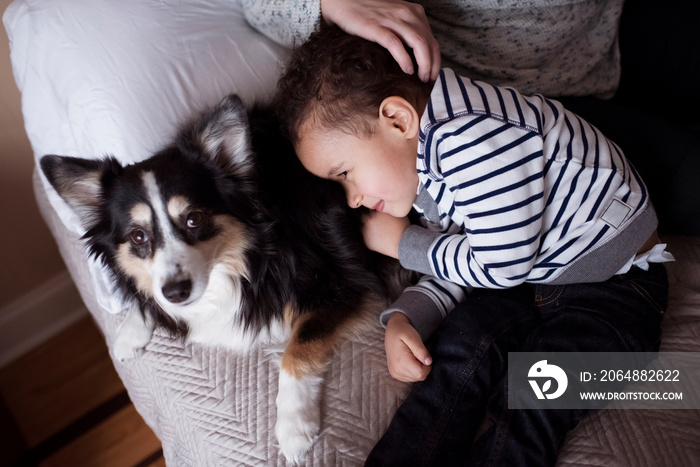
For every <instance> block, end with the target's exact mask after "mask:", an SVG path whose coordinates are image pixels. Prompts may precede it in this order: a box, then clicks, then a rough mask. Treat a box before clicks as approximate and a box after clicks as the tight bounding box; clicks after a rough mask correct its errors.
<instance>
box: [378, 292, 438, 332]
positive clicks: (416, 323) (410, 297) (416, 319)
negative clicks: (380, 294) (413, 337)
mask: <svg viewBox="0 0 700 467" xmlns="http://www.w3.org/2000/svg"><path fill="white" fill-rule="evenodd" d="M441 310H442V308H441V307H440V306H439V305H438V304H437V303H435V301H434V300H433V299H431V298H430V297H429V296H428V295H426V294H425V293H423V292H420V291H419V290H411V289H407V290H406V291H405V292H404V293H403V294H401V296H400V297H399V298H398V299H397V300H396V301H395V302H394V303H393V304H392V305H391V306H390V307H389V308H387V309H386V310H385V311H384V312H382V314H381V315H379V322H380V323H381V325H382V326H384V327H386V323H387V322H388V321H389V317H390V316H391V314H392V313H394V312H399V313H403V314H404V315H406V317H407V318H408V319H409V321H411V325H413V327H414V328H415V329H416V331H418V334H420V337H421V339H423V340H424V341H425V340H426V339H427V338H428V337H430V335H431V334H432V333H433V331H435V329H436V328H437V327H438V325H439V324H440V322H441V321H442V320H443V318H444V317H445V316H444V313H443V312H442V311H441Z"/></svg>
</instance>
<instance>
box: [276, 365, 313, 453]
mask: <svg viewBox="0 0 700 467" xmlns="http://www.w3.org/2000/svg"><path fill="white" fill-rule="evenodd" d="M320 385H321V379H320V378H315V377H311V378H303V379H301V380H298V379H296V378H294V377H292V376H290V375H288V374H287V373H286V372H285V371H284V370H283V371H281V372H280V380H279V392H278V393H277V422H276V423H275V435H276V436H277V442H278V443H279V446H280V451H281V452H282V454H283V455H284V457H285V458H286V459H287V461H289V462H293V463H297V462H299V461H300V460H301V459H302V458H303V457H304V454H306V452H307V451H308V450H309V449H310V448H311V445H312V444H313V443H314V441H316V438H317V437H318V434H319V432H320V429H321V408H320V406H319V403H320V400H319V389H320Z"/></svg>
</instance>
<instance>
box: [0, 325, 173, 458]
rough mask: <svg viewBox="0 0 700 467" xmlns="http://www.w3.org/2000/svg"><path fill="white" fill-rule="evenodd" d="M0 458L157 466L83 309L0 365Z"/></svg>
mask: <svg viewBox="0 0 700 467" xmlns="http://www.w3.org/2000/svg"><path fill="white" fill-rule="evenodd" d="M0 434H1V435H0V466H42V467H63V466H66V467H68V466H70V467H78V466H79V467H91V466H95V467H97V466H99V467H155V466H164V465H165V461H164V460H163V455H162V450H161V445H160V442H159V441H158V438H156V436H155V435H154V434H153V432H152V431H151V429H150V428H149V427H148V426H147V425H146V424H145V423H144V422H143V420H142V419H141V417H140V416H139V414H138V413H137V412H136V410H135V409H134V407H133V405H132V404H131V401H130V400H129V397H128V395H127V393H126V390H125V389H124V386H123V385H122V383H121V381H120V380H119V377H118V376H117V373H116V371H115V370H114V366H113V365H112V361H111V360H110V358H109V355H108V354H107V347H106V345H105V343H104V340H103V338H102V335H101V334H100V332H99V331H98V329H97V327H96V326H95V324H94V323H93V322H92V320H91V318H89V317H87V318H84V319H82V320H81V321H79V322H77V323H76V324H75V325H73V326H71V327H70V328H69V329H67V330H66V331H64V332H63V333H62V334H60V335H58V336H57V337H55V338H53V339H51V340H50V341H48V342H46V343H44V344H42V345H41V346H39V347H37V348H35V349H33V350H32V351H30V352H29V353H27V354H26V355H24V356H23V357H21V358H19V359H18V360H16V361H14V362H13V363H10V364H9V365H7V366H5V367H4V368H2V369H0Z"/></svg>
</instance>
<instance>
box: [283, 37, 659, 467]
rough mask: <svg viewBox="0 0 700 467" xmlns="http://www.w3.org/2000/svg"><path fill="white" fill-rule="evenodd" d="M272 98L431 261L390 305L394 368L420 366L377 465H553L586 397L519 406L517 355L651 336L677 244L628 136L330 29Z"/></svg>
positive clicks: (323, 163)
mask: <svg viewBox="0 0 700 467" xmlns="http://www.w3.org/2000/svg"><path fill="white" fill-rule="evenodd" d="M279 109H280V113H281V116H282V119H283V121H284V122H286V127H287V130H288V133H289V137H290V139H291V140H292V142H293V144H294V146H295V148H296V150H297V153H298V155H299V158H300V160H301V162H302V163H303V164H304V166H305V167H306V168H307V169H308V170H309V171H310V172H312V173H314V174H315V175H317V176H320V177H323V178H327V179H331V180H337V181H338V182H340V183H342V184H343V186H344V188H345V190H346V193H347V196H348V203H349V204H350V206H352V207H359V206H365V207H367V208H370V209H372V210H374V211H376V212H375V213H374V214H372V215H371V216H369V217H368V218H367V219H366V222H365V226H364V231H363V235H364V238H365V242H366V244H367V246H368V247H369V248H371V249H373V250H375V251H379V252H381V253H384V254H387V255H390V256H393V257H396V258H399V260H400V261H401V263H402V264H403V265H404V266H405V267H407V268H409V269H413V270H416V271H418V272H422V273H424V274H426V275H428V278H427V279H424V280H423V281H422V282H421V283H419V284H418V286H417V287H414V288H411V289H410V290H408V291H407V292H406V293H405V294H404V295H403V296H402V297H401V298H400V299H399V301H398V302H397V303H395V304H394V306H392V307H391V308H390V309H389V310H387V311H386V312H384V313H383V314H382V322H383V323H384V324H386V337H385V345H386V350H387V363H388V366H389V369H390V372H391V374H392V375H393V376H394V377H397V378H398V379H402V380H404V381H420V380H423V379H425V381H424V382H423V383H419V384H416V385H414V387H413V389H412V392H411V394H410V395H409V397H408V398H407V399H406V401H405V402H404V404H403V405H402V406H401V408H400V409H399V411H398V412H397V414H396V416H395V417H394V420H393V421H392V424H391V426H390V427H389V429H388V431H387V433H386V434H385V435H384V437H383V438H382V440H380V442H379V444H378V445H377V446H376V447H375V449H374V450H373V452H372V453H371V454H370V457H369V459H368V461H367V463H368V465H464V464H465V463H468V464H483V463H490V464H497V465H553V464H554V463H555V462H556V458H557V453H558V450H559V448H560V446H561V443H562V442H563V440H564V437H565V435H566V432H567V431H568V430H570V429H571V428H573V427H574V426H576V424H577V423H578V421H579V420H580V419H581V417H582V416H583V415H584V414H585V411H583V410H514V411H509V410H508V408H507V388H508V386H507V378H506V377H505V374H506V364H505V361H506V358H507V352H508V351H530V352H535V351H569V352H571V351H653V350H656V349H658V342H659V336H660V327H659V325H660V319H661V316H662V314H663V311H664V307H665V302H666V295H667V282H666V275H665V269H664V267H663V265H660V264H657V263H660V262H664V261H668V260H671V259H672V257H670V255H669V254H668V253H666V252H664V247H665V245H659V244H658V236H657V235H656V224H657V222H656V215H655V212H654V209H653V207H652V205H651V202H650V200H649V197H648V194H647V191H646V188H645V186H644V183H643V182H642V180H641V179H640V178H639V176H638V175H637V173H636V171H635V170H634V168H632V167H631V165H630V164H629V163H628V162H627V160H626V159H625V158H624V156H623V154H622V152H621V151H620V149H619V148H618V147H617V146H616V145H614V144H613V143H611V142H610V141H608V140H607V139H606V138H605V137H604V136H603V135H602V134H601V133H600V132H599V131H598V130H597V129H595V128H594V127H593V126H591V125H589V124H588V123H587V122H585V121H583V120H581V119H580V118H578V117H577V116H576V115H574V114H572V113H570V112H568V111H566V110H565V109H564V108H563V107H562V106H561V104H559V103H558V102H555V101H551V100H548V99H545V98H544V97H542V96H532V97H524V96H522V95H520V94H519V93H518V92H517V91H515V90H513V89H509V88H498V87H494V86H491V85H488V84H486V83H482V82H475V81H472V80H470V79H468V78H464V77H459V76H457V75H455V74H454V72H452V71H451V70H448V69H444V70H442V71H441V72H440V76H439V78H438V79H437V81H436V82H435V83H434V84H432V83H431V84H430V85H426V84H424V83H422V82H421V81H420V80H419V79H417V78H416V77H414V76H409V75H405V74H404V73H403V72H402V71H401V69H400V68H399V67H398V65H397V64H396V63H395V62H394V61H393V59H392V58H391V56H390V55H389V53H388V52H386V51H385V50H384V49H382V48H381V47H380V46H377V45H376V44H373V43H370V42H367V41H364V40H362V39H359V38H356V37H353V36H348V35H346V34H344V33H342V32H340V31H339V30H337V29H333V28H322V30H321V31H320V32H318V33H316V34H314V35H313V36H312V37H311V38H310V39H309V41H308V42H307V43H305V44H304V45H302V46H301V47H300V48H299V49H297V50H296V51H295V53H294V56H293V57H292V60H291V62H290V64H289V67H288V69H287V71H286V73H285V76H284V77H283V78H282V79H281V80H280V90H279ZM412 211H415V212H417V213H418V214H419V216H420V224H421V225H409V221H408V220H407V216H408V214H409V213H410V212H412ZM650 263H651V264H650ZM460 287H466V288H472V287H473V288H474V290H473V292H472V293H471V294H470V295H469V297H468V298H466V299H465V296H464V289H462V288H460ZM451 308H454V309H453V310H452V311H451V312H450V313H449V314H448V315H447V316H446V317H445V315H446V313H447V312H448V311H450V309H451ZM443 318H444V319H443ZM441 321H442V322H441ZM438 325H439V327H438ZM435 328H437V330H436V331H435V332H434V333H433V330H435ZM431 333H432V334H433V335H432V337H431V345H432V348H431V354H432V356H431V355H430V354H429V353H428V351H427V348H426V347H425V346H424V345H423V342H422V340H423V339H426V338H427V337H428V336H429V335H430V334H431ZM484 415H487V416H488V417H487V420H489V421H490V422H491V425H490V427H488V428H487V429H486V430H485V431H484V432H483V434H481V435H480V436H479V437H478V439H476V438H477V430H478V429H479V427H480V425H481V422H482V420H483V418H484ZM475 439H476V441H475Z"/></svg>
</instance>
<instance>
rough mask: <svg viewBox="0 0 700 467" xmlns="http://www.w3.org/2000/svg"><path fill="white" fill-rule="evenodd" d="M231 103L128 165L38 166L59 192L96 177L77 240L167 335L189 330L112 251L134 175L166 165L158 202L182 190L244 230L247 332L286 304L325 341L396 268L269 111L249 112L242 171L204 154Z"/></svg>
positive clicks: (212, 231)
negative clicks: (368, 241) (369, 242)
mask: <svg viewBox="0 0 700 467" xmlns="http://www.w3.org/2000/svg"><path fill="white" fill-rule="evenodd" d="M231 106H233V107H241V103H240V101H238V98H237V97H235V96H231V97H229V98H228V99H226V100H224V101H223V102H222V103H221V104H219V106H217V107H216V108H215V109H214V110H213V111H211V112H209V113H207V114H205V115H204V116H203V117H201V118H198V119H196V120H194V121H193V122H191V123H190V124H188V125H187V126H185V127H184V128H183V129H182V131H181V132H180V133H179V135H178V137H177V138H176V139H175V141H174V142H173V143H172V144H171V145H169V146H168V147H166V148H165V149H163V150H161V151H160V152H158V153H157V154H155V155H154V156H152V157H151V158H149V159H147V160H145V161H143V162H140V163H138V164H135V165H132V166H126V167H124V166H122V165H121V164H120V163H119V162H118V161H116V160H115V159H114V158H107V159H104V160H99V161H98V160H85V159H78V158H67V157H58V156H45V157H44V158H42V160H41V167H42V169H43V171H44V173H45V174H46V176H47V177H48V179H49V181H50V182H51V184H52V185H53V186H54V187H56V188H57V190H58V191H59V193H61V192H62V189H63V188H62V187H64V188H65V187H66V185H68V184H70V183H71V181H70V180H72V179H74V178H76V177H79V176H80V174H81V173H82V172H97V173H99V174H100V180H99V182H100V185H101V187H102V191H101V193H99V206H97V208H96V209H90V213H89V215H88V218H89V222H87V223H86V226H87V227H88V229H87V232H86V233H85V235H84V239H85V241H86V242H87V244H88V246H89V251H90V253H91V254H92V255H94V256H96V257H98V258H99V259H101V260H102V261H103V262H104V264H105V265H106V266H107V267H108V268H109V269H110V270H111V271H113V272H114V273H115V278H116V281H117V284H118V288H119V289H120V290H121V291H123V293H124V294H125V296H126V297H134V298H135V299H136V300H138V302H139V307H140V309H141V310H142V312H144V313H149V314H151V315H152V316H153V318H155V320H156V323H158V324H160V325H161V326H164V327H165V328H166V329H168V330H169V331H170V332H171V333H173V334H175V335H186V333H187V323H184V322H182V321H177V320H174V319H172V317H170V316H169V315H168V314H167V313H165V312H164V311H163V310H162V309H161V307H160V306H159V305H158V304H157V303H156V301H155V300H154V299H153V297H152V296H150V295H147V294H144V293H143V291H141V290H139V288H138V287H137V286H136V283H135V281H134V278H132V277H130V276H129V275H127V274H124V273H123V271H122V269H121V268H120V266H119V264H118V262H117V260H116V249H117V246H118V245H120V244H123V243H124V242H127V241H128V238H129V235H130V232H129V231H128V230H126V229H125V225H124V224H123V223H120V222H116V219H117V218H118V217H119V216H120V215H122V210H123V209H124V208H126V207H128V206H130V205H131V204H133V203H134V202H135V201H137V200H143V199H144V197H143V195H142V192H141V190H142V189H141V180H140V177H139V174H140V173H142V172H143V171H149V170H150V171H153V172H154V173H156V174H162V167H164V166H167V167H168V173H167V176H165V177H159V178H158V183H159V186H160V188H161V190H162V192H163V195H164V197H169V196H171V195H177V194H180V193H185V194H187V196H188V197H189V198H190V199H191V201H192V202H193V203H194V204H195V205H197V206H199V207H201V209H202V210H203V211H204V212H205V214H206V215H207V216H212V215H216V214H227V215H230V216H234V217H235V218H236V219H238V220H239V221H241V222H242V223H243V224H244V225H245V226H246V228H247V230H248V233H249V238H250V239H251V241H252V244H251V245H250V247H249V248H248V249H247V251H246V257H247V258H246V262H247V264H248V275H247V278H245V279H244V280H243V291H244V300H243V303H242V313H241V319H243V320H244V325H245V326H246V327H247V328H248V327H250V328H253V329H254V330H256V331H259V330H261V329H263V328H265V327H266V326H269V324H270V322H271V320H272V319H274V318H280V319H282V317H283V314H284V312H285V309H287V308H286V307H287V306H289V305H290V304H291V305H292V309H294V310H295V311H296V312H298V313H321V314H322V317H321V316H319V319H314V320H310V321H309V322H308V324H307V328H306V329H303V330H302V331H300V332H301V334H300V337H303V336H308V338H314V339H315V338H319V337H322V335H323V334H324V333H327V332H329V330H333V329H335V328H336V327H337V326H338V325H339V324H340V323H341V322H343V321H345V320H347V319H348V317H349V316H351V315H353V314H355V313H357V312H358V310H360V309H361V306H362V303H363V300H364V299H365V298H366V297H367V294H368V293H372V294H378V295H383V296H387V294H389V293H390V292H389V290H388V289H389V288H392V281H383V280H382V279H380V276H379V275H378V274H377V273H378V272H379V271H380V270H389V269H392V268H393V266H389V265H387V264H386V263H385V260H383V259H381V258H379V256H378V255H376V254H373V253H371V252H369V251H368V250H367V249H366V248H365V247H364V244H363V242H362V237H361V233H360V225H361V219H360V217H361V213H360V212H359V211H358V210H353V209H350V208H349V207H348V205H347V202H346V198H345V195H344V193H343V190H342V187H341V186H340V185H338V184H336V183H333V182H330V181H327V180H322V179H319V178H317V177H314V176H313V175H311V174H309V173H308V172H307V171H306V170H305V169H304V168H303V166H302V165H301V163H300V162H299V160H298V159H297V158H296V156H295V154H294V150H293V148H292V146H291V144H290V143H289V142H288V141H287V140H286V139H284V138H283V137H282V136H281V134H280V131H279V125H278V122H277V121H276V119H275V117H274V114H273V112H271V111H269V110H267V109H263V108H257V109H255V110H253V111H252V112H251V113H250V114H249V119H250V120H249V127H250V129H251V132H252V133H251V135H250V136H251V138H252V146H253V150H252V153H251V154H250V156H249V157H250V158H251V159H250V160H249V161H246V163H252V164H251V165H250V166H249V167H246V168H244V169H241V168H240V167H230V163H229V162H227V161H225V160H224V159H225V156H224V155H223V154H217V155H216V156H215V157H211V156H210V155H208V154H205V153H204V152H203V151H202V142H201V138H202V134H203V133H205V132H207V131H209V132H212V128H210V127H211V125H212V122H216V121H217V120H219V119H220V120H222V121H225V117H223V116H222V115H221V114H222V113H225V112H228V111H230V107H231ZM215 125H216V124H215ZM226 131H231V128H227V127H226V126H225V125H220V128H214V129H213V132H214V133H221V134H223V133H224V132H226ZM236 131H241V130H240V129H236ZM221 134H216V135H210V136H209V137H220V136H221ZM219 150H220V151H223V150H224V148H220V149H219ZM244 165H245V164H244ZM216 234H218V232H217V230H216V227H215V226H213V225H209V226H204V227H203V228H200V229H198V230H197V231H196V232H194V233H193V232H182V236H183V238H184V239H185V241H188V242H192V243H194V242H198V241H203V240H206V239H208V238H210V237H212V236H214V235H216ZM154 236H155V235H154ZM152 245H153V247H152V248H151V249H138V248H134V254H136V255H137V256H140V257H142V258H146V257H148V255H150V254H152V249H153V248H157V245H158V238H157V237H156V238H154V239H153V244H152ZM393 293H394V294H395V292H393Z"/></svg>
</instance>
